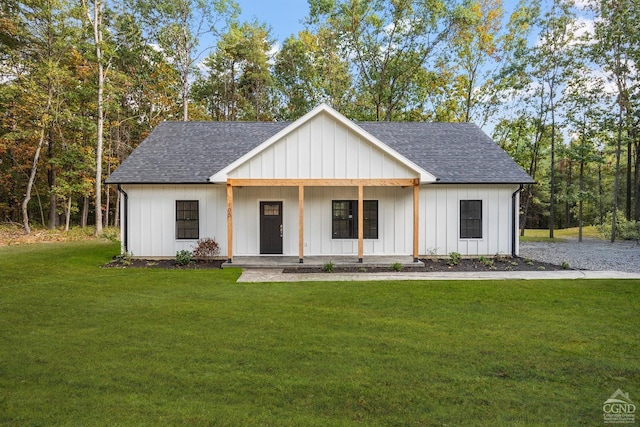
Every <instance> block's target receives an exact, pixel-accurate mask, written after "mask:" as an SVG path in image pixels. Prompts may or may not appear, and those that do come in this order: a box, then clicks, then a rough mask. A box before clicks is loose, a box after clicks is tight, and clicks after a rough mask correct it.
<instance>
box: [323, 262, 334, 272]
mask: <svg viewBox="0 0 640 427" xmlns="http://www.w3.org/2000/svg"><path fill="white" fill-rule="evenodd" d="M335 267H336V266H335V265H334V264H333V262H331V261H329V262H328V263H326V264H325V265H323V266H322V270H323V271H324V272H325V273H333V270H334V269H335Z"/></svg>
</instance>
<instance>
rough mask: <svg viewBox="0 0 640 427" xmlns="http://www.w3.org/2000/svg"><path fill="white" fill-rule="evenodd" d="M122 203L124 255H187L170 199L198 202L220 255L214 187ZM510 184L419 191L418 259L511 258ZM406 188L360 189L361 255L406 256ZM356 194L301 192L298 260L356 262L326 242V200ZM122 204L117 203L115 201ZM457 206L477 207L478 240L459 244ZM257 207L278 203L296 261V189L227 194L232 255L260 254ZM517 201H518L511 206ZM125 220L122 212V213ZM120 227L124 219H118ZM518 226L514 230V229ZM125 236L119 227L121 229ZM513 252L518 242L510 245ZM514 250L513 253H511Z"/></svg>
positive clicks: (221, 231) (223, 237)
mask: <svg viewBox="0 0 640 427" xmlns="http://www.w3.org/2000/svg"><path fill="white" fill-rule="evenodd" d="M123 189H124V191H126V192H127V194H128V196H129V211H128V218H127V220H128V230H129V242H128V243H129V248H128V249H129V252H131V253H133V255H135V256H146V257H173V256H175V254H176V252H177V251H179V250H182V249H187V250H192V249H193V247H194V245H195V240H177V239H176V238H175V202H176V200H198V201H199V202H200V203H199V206H200V237H211V238H215V239H216V240H217V241H218V243H219V244H220V247H221V254H222V255H224V254H226V246H227V219H226V188H225V187H224V186H219V185H126V186H123ZM516 189H517V187H516V186H513V185H494V186H488V185H425V186H422V187H421V188H420V230H419V238H420V245H419V252H420V254H421V255H429V254H437V255H441V256H447V255H448V254H449V253H450V252H459V253H461V254H462V255H468V256H478V255H495V254H505V255H508V254H511V238H512V236H511V233H512V230H513V228H512V227H513V224H512V216H511V203H512V198H511V195H512V193H513V192H514V191H515V190H516ZM412 191H413V190H412V189H411V188H396V187H378V188H372V187H365V189H364V198H365V199H366V200H378V230H379V231H378V239H365V241H364V252H365V255H367V254H368V255H409V254H411V253H412V251H413V193H412ZM357 198H358V193H357V189H356V188H355V187H306V188H305V219H304V221H305V223H304V245H305V256H313V255H347V254H349V255H355V254H357V253H358V241H357V239H333V238H332V222H331V221H332V219H331V215H332V212H331V201H332V200H356V199H357ZM121 200H122V201H124V198H122V199H121ZM460 200H482V210H483V212H482V218H483V230H482V238H481V239H461V238H460V237H459V228H460V225H459V224H460V219H459V216H460V212H459V209H460ZM260 201H282V202H283V253H284V254H285V255H292V256H295V255H298V189H297V187H245V188H236V189H234V221H233V224H234V231H233V236H234V254H235V255H259V253H260V222H259V221H260V216H259V202H260ZM516 202H517V199H516ZM122 214H123V216H124V212H122ZM122 221H123V222H122V223H123V224H124V217H123V218H122ZM516 226H517V224H516ZM122 230H123V232H124V227H123V229H122ZM516 245H517V240H516ZM517 249H518V247H517V246H516V253H517Z"/></svg>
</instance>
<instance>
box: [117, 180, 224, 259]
mask: <svg viewBox="0 0 640 427" xmlns="http://www.w3.org/2000/svg"><path fill="white" fill-rule="evenodd" d="M122 189H123V190H124V191H125V192H126V193H127V195H128V199H129V201H128V204H129V211H128V215H127V221H128V227H127V229H128V233H129V238H128V251H129V253H130V254H132V255H133V256H138V257H175V256H176V252H178V251H180V250H183V249H186V250H190V251H191V250H193V249H194V246H195V243H196V240H182V239H181V240H178V239H176V200H198V201H199V208H200V213H199V215H200V237H201V238H205V237H210V238H215V240H216V241H217V242H218V244H219V245H220V254H221V255H224V254H226V250H227V249H226V248H227V214H226V210H227V199H226V197H227V196H226V194H227V193H226V188H225V187H224V186H218V185H123V186H122ZM121 203H122V205H121V216H122V217H121V224H124V221H125V213H124V197H122V198H121ZM124 232H125V227H124V226H122V227H121V234H122V238H121V241H122V242H123V244H124Z"/></svg>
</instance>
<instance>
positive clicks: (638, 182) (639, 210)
mask: <svg viewBox="0 0 640 427" xmlns="http://www.w3.org/2000/svg"><path fill="white" fill-rule="evenodd" d="M635 137H637V136H636V133H635V132H634V138H635ZM635 144H636V163H635V166H634V168H635V171H634V184H633V197H634V198H635V201H636V208H635V212H634V220H636V221H640V141H636V143H635Z"/></svg>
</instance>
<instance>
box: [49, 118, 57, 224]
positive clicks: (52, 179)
mask: <svg viewBox="0 0 640 427" xmlns="http://www.w3.org/2000/svg"><path fill="white" fill-rule="evenodd" d="M47 143H48V146H49V150H48V152H49V160H51V159H53V158H54V156H55V153H54V139H53V124H50V125H49V131H48V136H47ZM47 178H48V182H49V228H50V229H52V230H53V229H54V228H56V227H57V226H58V196H57V195H56V193H55V192H54V191H53V189H54V187H55V186H56V181H57V173H56V165H55V164H53V163H51V162H50V164H49V171H48V174H47Z"/></svg>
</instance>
